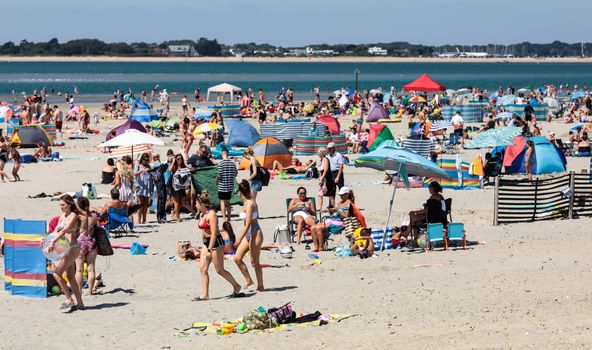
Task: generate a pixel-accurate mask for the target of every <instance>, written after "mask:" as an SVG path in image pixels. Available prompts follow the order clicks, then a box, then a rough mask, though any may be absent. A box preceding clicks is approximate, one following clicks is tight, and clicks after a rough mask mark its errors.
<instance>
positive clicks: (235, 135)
mask: <svg viewBox="0 0 592 350" xmlns="http://www.w3.org/2000/svg"><path fill="white" fill-rule="evenodd" d="M224 123H225V124H226V128H227V129H228V142H227V143H228V145H230V146H235V147H247V146H251V145H254V144H255V142H257V141H259V140H260V139H261V135H259V132H258V131H257V129H255V127H253V126H252V125H251V124H249V123H247V122H245V121H242V120H240V119H224Z"/></svg>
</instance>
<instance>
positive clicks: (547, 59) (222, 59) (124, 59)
mask: <svg viewBox="0 0 592 350" xmlns="http://www.w3.org/2000/svg"><path fill="white" fill-rule="evenodd" d="M0 62H245V63H249V62H252V63H272V62H278V63H280V62H302V63H305V62H317V63H318V62H339V63H347V62H353V63H356V62H361V63H362V62H363V63H365V62H368V63H381V62H382V63H389V62H400V63H500V62H507V63H543V62H546V63H592V57H585V58H581V57H541V58H537V57H514V58H494V57H490V58H438V57H381V56H376V57H371V56H364V57H356V56H339V57H122V56H118V57H114V56H27V57H25V56H0Z"/></svg>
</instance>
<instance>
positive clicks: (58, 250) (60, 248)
mask: <svg viewBox="0 0 592 350" xmlns="http://www.w3.org/2000/svg"><path fill="white" fill-rule="evenodd" d="M55 236H56V234H55V233H50V234H49V235H47V236H46V237H45V239H44V240H43V242H42V244H43V249H42V252H43V255H45V257H46V258H47V259H49V260H51V261H59V260H60V259H61V258H63V257H64V256H66V254H68V252H69V251H70V243H69V242H68V241H67V240H66V238H64V237H63V236H62V238H60V239H59V240H57V241H56V242H55V243H54V245H53V250H52V251H51V252H50V251H48V249H47V247H48V246H49V243H50V242H51V241H52V240H53V239H54V238H55Z"/></svg>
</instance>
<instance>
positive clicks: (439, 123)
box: [430, 120, 452, 132]
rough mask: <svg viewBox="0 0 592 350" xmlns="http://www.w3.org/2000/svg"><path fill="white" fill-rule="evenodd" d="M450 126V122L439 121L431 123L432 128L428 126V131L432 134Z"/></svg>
mask: <svg viewBox="0 0 592 350" xmlns="http://www.w3.org/2000/svg"><path fill="white" fill-rule="evenodd" d="M451 126H452V122H450V121H448V120H439V121H436V122H433V123H432V126H430V131H432V132H434V131H439V130H446V129H448V128H449V127H451Z"/></svg>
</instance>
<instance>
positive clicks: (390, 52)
mask: <svg viewBox="0 0 592 350" xmlns="http://www.w3.org/2000/svg"><path fill="white" fill-rule="evenodd" d="M170 45H188V46H190V47H192V48H193V50H191V51H190V52H188V53H187V55H191V56H194V55H199V56H233V55H241V56H286V55H292V56H303V55H317V56H318V55H332V56H372V54H370V53H369V52H368V49H369V48H370V47H375V46H377V47H380V48H382V49H384V50H386V52H387V53H386V56H391V57H420V56H422V57H431V56H437V55H439V54H446V53H456V52H458V51H461V52H486V53H488V54H489V55H491V56H510V55H511V56H515V57H574V56H582V55H583V56H590V55H592V52H591V51H592V44H591V43H576V44H568V43H564V42H560V41H554V42H552V43H549V44H534V43H530V42H524V43H519V44H512V45H495V44H489V45H442V46H428V45H415V44H410V43H408V42H391V43H373V44H359V45H356V44H335V45H329V44H319V45H308V46H307V47H278V46H273V45H270V44H257V43H242V44H234V45H224V44H220V43H218V41H217V40H216V39H213V40H210V39H207V38H200V39H198V40H170V41H164V42H162V43H145V42H135V43H125V42H115V43H106V42H104V41H101V40H97V39H76V40H70V41H67V42H64V43H60V42H59V41H58V39H55V38H54V39H51V40H49V41H47V42H30V41H27V40H22V41H21V42H20V43H14V42H12V41H9V42H6V43H4V44H3V45H1V46H0V55H11V56H142V57H146V56H154V57H161V56H169V55H172V53H171V52H170V50H169V46H170ZM307 48H308V51H307V50H306V49H307Z"/></svg>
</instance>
